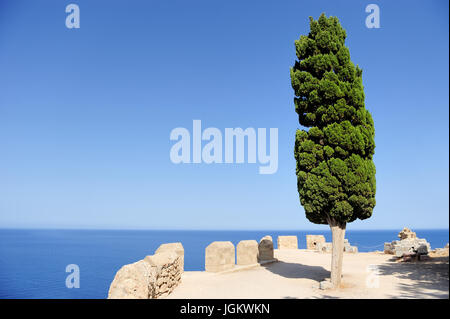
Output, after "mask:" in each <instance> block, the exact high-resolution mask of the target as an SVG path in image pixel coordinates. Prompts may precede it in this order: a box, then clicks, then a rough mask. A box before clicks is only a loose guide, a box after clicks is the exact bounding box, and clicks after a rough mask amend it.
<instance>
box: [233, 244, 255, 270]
mask: <svg viewBox="0 0 450 319" xmlns="http://www.w3.org/2000/svg"><path fill="white" fill-rule="evenodd" d="M256 263H258V243H257V242H256V240H241V241H240V242H239V243H238V244H237V246H236V264H237V265H252V264H256Z"/></svg>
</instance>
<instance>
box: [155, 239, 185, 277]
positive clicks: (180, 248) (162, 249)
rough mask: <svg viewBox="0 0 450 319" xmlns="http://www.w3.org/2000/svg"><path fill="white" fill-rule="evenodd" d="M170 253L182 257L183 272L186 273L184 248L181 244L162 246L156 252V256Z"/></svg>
mask: <svg viewBox="0 0 450 319" xmlns="http://www.w3.org/2000/svg"><path fill="white" fill-rule="evenodd" d="M168 251H170V252H174V253H176V254H177V255H178V256H179V257H180V262H181V265H180V267H181V271H184V248H183V245H182V244H181V243H168V244H162V245H161V246H159V247H158V249H157V250H156V251H155V254H158V253H162V252H168Z"/></svg>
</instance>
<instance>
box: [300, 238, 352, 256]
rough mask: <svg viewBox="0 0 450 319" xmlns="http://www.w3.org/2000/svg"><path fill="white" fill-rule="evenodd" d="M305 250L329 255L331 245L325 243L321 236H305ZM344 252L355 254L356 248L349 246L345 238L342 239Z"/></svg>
mask: <svg viewBox="0 0 450 319" xmlns="http://www.w3.org/2000/svg"><path fill="white" fill-rule="evenodd" d="M306 249H308V250H314V251H318V252H321V253H331V251H332V249H333V244H332V243H327V242H326V241H325V237H324V236H323V235H306ZM344 252H346V253H357V252H358V247H356V246H352V245H350V242H349V241H348V239H347V238H345V239H344Z"/></svg>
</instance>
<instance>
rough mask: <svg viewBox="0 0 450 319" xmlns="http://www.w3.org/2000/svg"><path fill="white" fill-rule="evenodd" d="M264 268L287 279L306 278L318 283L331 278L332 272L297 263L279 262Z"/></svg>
mask: <svg viewBox="0 0 450 319" xmlns="http://www.w3.org/2000/svg"><path fill="white" fill-rule="evenodd" d="M264 267H265V268H266V269H267V270H268V271H270V272H272V273H274V274H277V275H280V276H282V277H285V278H306V279H312V280H316V281H322V280H324V279H325V278H329V277H330V272H329V271H328V270H326V269H325V268H323V267H320V266H309V265H303V264H297V263H287V262H284V261H278V262H275V263H271V264H267V265H264Z"/></svg>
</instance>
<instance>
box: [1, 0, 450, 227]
mask: <svg viewBox="0 0 450 319" xmlns="http://www.w3.org/2000/svg"><path fill="white" fill-rule="evenodd" d="M69 3H76V4H78V5H79V7H80V13H81V16H80V18H81V19H80V20H81V28H80V29H67V28H66V27H65V19H66V16H67V14H66V13H65V6H66V5H68V4H69ZM370 3H376V4H378V5H379V7H380V13H381V28H379V29H368V28H366V26H365V19H366V16H367V15H368V14H367V13H366V12H365V7H366V5H368V4H370ZM322 12H325V13H326V14H327V15H333V16H337V17H338V18H339V19H340V21H341V23H342V25H343V27H344V28H345V29H346V30H347V42H346V44H347V46H348V47H349V48H350V54H351V58H352V61H353V62H354V63H355V64H358V65H359V66H360V67H361V68H362V69H363V82H364V86H365V95H366V107H367V108H368V109H369V110H370V111H371V112H372V115H373V117H374V121H375V129H376V150H375V152H376V154H375V164H376V167H377V175H376V177H377V195H376V199H377V206H376V208H375V210H374V214H373V216H372V218H370V219H368V220H364V221H356V222H354V223H352V224H350V225H349V226H348V229H380V228H389V229H398V228H401V227H403V226H410V227H413V228H448V223H449V197H448V192H449V170H448V168H449V165H448V162H449V140H448V137H449V113H448V111H449V104H448V101H449V91H448V85H449V83H448V82H449V74H448V70H449V65H448V57H449V52H448V50H449V49H448V48H449V43H448V37H449V35H448V25H449V22H448V2H447V1H344V0H342V1H335V0H329V1H299V0H297V1H245V2H244V1H220V2H219V1H196V0H193V1H181V0H179V1H174V0H164V1H162V0H161V1H153V0H152V1H137V0H134V1H100V0H99V1H87V0H85V1H69V0H67V1H62V0H54V1H49V0H43V1H19V0H14V1H13V0H10V1H8V0H6V1H5V0H0V70H1V71H0V87H1V94H0V194H1V195H0V227H50V228H54V227H62V228H149V229H327V228H328V227H327V226H324V225H314V224H311V223H310V222H309V221H308V220H307V219H306V218H305V216H304V211H303V208H302V207H301V206H300V203H299V199H298V193H297V188H296V176H295V160H294V157H293V145H294V137H295V130H296V129H297V128H298V127H299V124H298V120H297V115H296V113H295V111H294V105H293V90H292V89H291V86H290V78H289V68H290V67H291V66H292V65H293V63H294V60H295V48H294V40H295V39H297V38H298V37H299V36H300V35H301V34H307V33H308V31H309V24H308V17H309V16H313V17H314V18H318V16H319V15H320V13H322ZM194 119H200V120H201V121H202V125H203V126H204V127H208V126H211V127H217V128H219V129H221V130H222V131H223V130H224V128H226V127H242V128H247V127H253V128H270V127H276V128H278V130H279V132H278V135H279V153H278V157H279V165H278V166H279V167H278V171H277V173H276V174H273V175H259V174H258V165H257V164H211V165H207V164H181V165H175V164H173V163H172V162H171V161H170V158H169V152H170V148H171V147H172V145H173V144H174V142H173V141H170V139H169V134H170V132H171V130H172V129H173V128H176V127H186V128H188V129H189V130H191V132H192V121H193V120H194Z"/></svg>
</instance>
